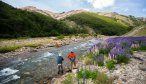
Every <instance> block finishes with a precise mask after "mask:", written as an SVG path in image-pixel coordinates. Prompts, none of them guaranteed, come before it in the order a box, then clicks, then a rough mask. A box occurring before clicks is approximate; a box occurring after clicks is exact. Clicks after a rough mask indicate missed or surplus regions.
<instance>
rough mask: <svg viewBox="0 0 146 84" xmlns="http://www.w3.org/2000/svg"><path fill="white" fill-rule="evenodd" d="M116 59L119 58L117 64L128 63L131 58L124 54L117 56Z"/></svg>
mask: <svg viewBox="0 0 146 84" xmlns="http://www.w3.org/2000/svg"><path fill="white" fill-rule="evenodd" d="M116 60H117V64H121V63H125V64H127V63H128V62H129V58H128V57H126V56H123V55H118V56H117V57H116Z"/></svg>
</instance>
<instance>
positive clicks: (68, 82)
mask: <svg viewBox="0 0 146 84" xmlns="http://www.w3.org/2000/svg"><path fill="white" fill-rule="evenodd" d="M74 82H75V76H74V75H73V74H68V75H67V76H66V77H65V79H64V80H63V84H74Z"/></svg>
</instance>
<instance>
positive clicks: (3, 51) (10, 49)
mask: <svg viewBox="0 0 146 84" xmlns="http://www.w3.org/2000/svg"><path fill="white" fill-rule="evenodd" d="M18 48H20V46H12V47H1V48H0V53H6V52H11V51H15V50H16V49H18Z"/></svg>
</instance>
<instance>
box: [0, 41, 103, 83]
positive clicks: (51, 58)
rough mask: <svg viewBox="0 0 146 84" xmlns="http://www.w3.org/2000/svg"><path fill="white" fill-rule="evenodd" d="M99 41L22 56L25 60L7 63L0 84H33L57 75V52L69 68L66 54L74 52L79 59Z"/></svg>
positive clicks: (0, 73)
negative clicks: (60, 53)
mask: <svg viewBox="0 0 146 84" xmlns="http://www.w3.org/2000/svg"><path fill="white" fill-rule="evenodd" d="M99 41H100V40H98V39H91V40H87V41H84V42H80V43H75V44H70V45H66V46H63V47H60V48H53V49H50V50H43V51H38V52H32V53H27V54H24V55H25V56H26V57H27V58H25V59H24V58H21V57H20V58H17V59H15V60H12V61H9V62H8V66H7V67H3V68H2V69H1V70H0V84H34V82H35V81H36V80H42V79H43V78H45V77H47V78H48V77H53V76H55V75H56V74H57V64H56V57H57V56H58V52H62V55H63V57H64V59H65V61H64V63H63V65H64V67H69V63H68V62H69V61H68V60H67V58H66V55H67V53H69V52H70V51H74V52H75V53H76V54H77V56H78V59H79V58H80V57H81V56H82V54H83V53H84V52H85V51H86V50H87V49H88V48H89V47H91V46H92V45H94V44H95V43H97V42H99Z"/></svg>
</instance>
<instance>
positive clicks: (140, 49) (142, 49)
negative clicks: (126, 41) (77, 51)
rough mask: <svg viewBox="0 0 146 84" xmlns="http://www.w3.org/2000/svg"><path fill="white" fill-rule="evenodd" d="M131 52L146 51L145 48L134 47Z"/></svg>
mask: <svg viewBox="0 0 146 84" xmlns="http://www.w3.org/2000/svg"><path fill="white" fill-rule="evenodd" d="M132 50H133V51H145V50H146V46H144V45H143V46H140V47H136V48H132Z"/></svg>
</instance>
